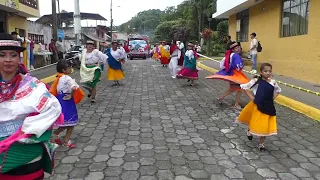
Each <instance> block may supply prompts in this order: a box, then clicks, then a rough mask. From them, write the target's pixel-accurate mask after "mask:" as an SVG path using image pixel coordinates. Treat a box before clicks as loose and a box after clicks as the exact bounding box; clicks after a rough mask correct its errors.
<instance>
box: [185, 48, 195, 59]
mask: <svg viewBox="0 0 320 180" xmlns="http://www.w3.org/2000/svg"><path fill="white" fill-rule="evenodd" d="M186 56H188V58H189V59H194V52H193V50H188V51H187V52H186Z"/></svg>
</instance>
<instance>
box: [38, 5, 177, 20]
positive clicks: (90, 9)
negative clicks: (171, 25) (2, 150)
mask: <svg viewBox="0 0 320 180" xmlns="http://www.w3.org/2000/svg"><path fill="white" fill-rule="evenodd" d="M182 1H183V0H161V1H151V0H113V21H114V24H115V25H120V24H122V23H124V22H126V21H128V20H130V19H131V17H133V16H135V15H136V14H137V13H138V12H140V11H143V10H148V9H161V10H164V9H165V8H166V7H168V6H176V5H178V4H180V3H181V2H182ZM39 3H40V14H41V16H42V15H45V14H51V7H52V6H51V0H40V2H39ZM118 6H120V7H118ZM62 9H64V10H66V11H69V12H73V11H74V0H60V10H62ZM80 11H81V12H87V13H98V14H100V15H102V16H103V17H105V18H106V19H107V20H108V21H109V20H110V0H80ZM109 23H110V21H109V22H108V24H109Z"/></svg>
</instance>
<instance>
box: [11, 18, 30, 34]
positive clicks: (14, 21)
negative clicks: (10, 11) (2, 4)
mask: <svg viewBox="0 0 320 180" xmlns="http://www.w3.org/2000/svg"><path fill="white" fill-rule="evenodd" d="M15 28H19V29H24V30H26V35H28V21H27V18H25V17H21V16H11V17H8V32H9V33H11V32H12V31H15Z"/></svg>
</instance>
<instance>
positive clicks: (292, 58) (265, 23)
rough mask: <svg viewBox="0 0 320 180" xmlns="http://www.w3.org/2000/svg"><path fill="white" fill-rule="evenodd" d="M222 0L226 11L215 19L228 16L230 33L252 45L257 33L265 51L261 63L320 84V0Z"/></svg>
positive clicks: (244, 45)
mask: <svg viewBox="0 0 320 180" xmlns="http://www.w3.org/2000/svg"><path fill="white" fill-rule="evenodd" d="M237 2H240V3H235V0H223V3H226V4H229V5H230V8H229V9H227V10H226V11H219V6H218V11H217V13H215V14H213V16H212V17H213V18H218V19H220V18H228V19H229V34H230V35H231V37H232V39H233V40H237V41H240V42H241V45H242V46H243V50H244V51H247V50H248V49H249V46H250V34H251V33H252V32H255V33H257V38H258V40H259V41H261V45H262V47H263V51H262V52H261V53H259V54H258V62H260V63H261V62H270V63H272V64H273V66H274V71H275V72H276V73H277V74H282V75H285V76H291V77H294V78H297V79H302V80H306V81H310V82H314V83H318V84H319V83H320V78H318V77H320V71H319V67H320V51H319V46H320V33H319V32H320V21H319V17H320V11H319V9H320V0H301V1H300V0H299V1H292V0H240V1H239V0H237Z"/></svg>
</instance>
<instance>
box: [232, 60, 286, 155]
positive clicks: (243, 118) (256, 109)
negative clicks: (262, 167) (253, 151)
mask: <svg viewBox="0 0 320 180" xmlns="http://www.w3.org/2000/svg"><path fill="white" fill-rule="evenodd" d="M271 78H272V65H271V64H269V63H263V64H262V65H261V67H260V76H255V77H254V78H253V79H252V80H251V81H250V82H249V83H246V84H241V85H240V86H241V88H242V89H243V90H244V92H245V93H246V94H247V95H248V96H249V98H250V99H251V101H250V102H249V104H247V105H246V106H245V108H244V109H243V110H242V111H241V113H240V115H239V117H238V122H241V123H245V124H247V125H248V132H247V136H248V139H249V140H252V138H253V137H252V135H256V136H260V142H259V146H258V148H259V149H260V150H261V151H263V150H265V147H264V141H265V139H266V136H271V135H276V134H277V121H276V109H275V107H274V99H275V98H276V97H277V96H278V95H279V94H280V92H281V88H280V87H279V86H278V84H277V82H276V81H275V80H274V79H271ZM250 89H251V90H252V92H253V95H252V94H251V92H249V90H250Z"/></svg>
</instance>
